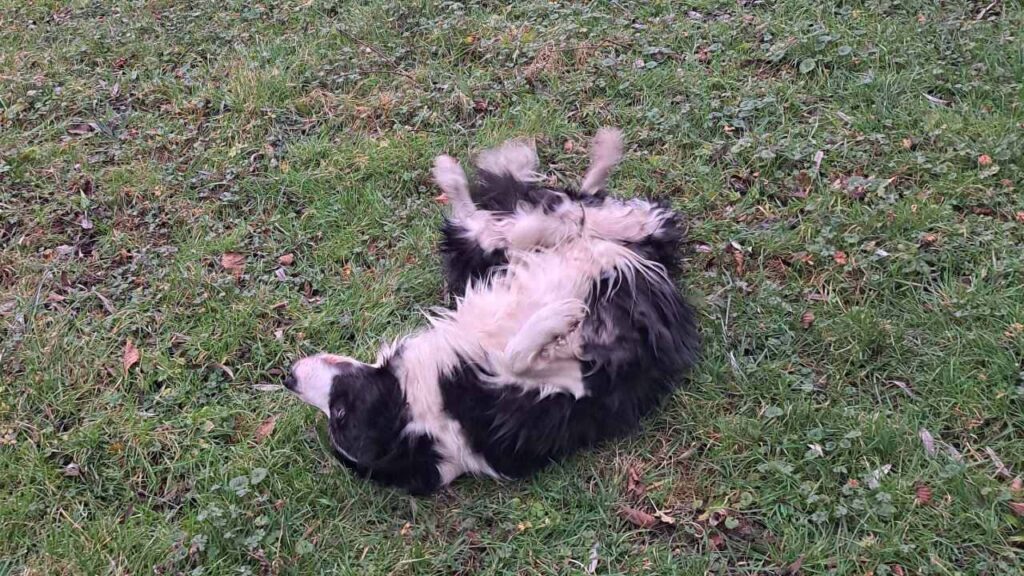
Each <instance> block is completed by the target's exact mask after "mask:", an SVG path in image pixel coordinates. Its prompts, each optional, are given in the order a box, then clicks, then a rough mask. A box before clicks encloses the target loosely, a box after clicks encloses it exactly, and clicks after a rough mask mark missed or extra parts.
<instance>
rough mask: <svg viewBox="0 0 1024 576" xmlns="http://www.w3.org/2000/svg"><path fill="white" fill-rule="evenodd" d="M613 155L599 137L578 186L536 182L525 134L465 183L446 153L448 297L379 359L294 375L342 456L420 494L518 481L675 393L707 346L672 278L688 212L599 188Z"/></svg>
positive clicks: (629, 423)
mask: <svg viewBox="0 0 1024 576" xmlns="http://www.w3.org/2000/svg"><path fill="white" fill-rule="evenodd" d="M621 150H622V142H621V135H620V134H619V133H618V132H617V131H611V130H603V131H602V132H600V133H599V135H598V137H596V138H595V141H594V143H593V146H592V150H591V158H592V166H591V169H590V170H588V172H587V175H586V177H585V179H584V183H585V186H584V187H582V188H581V190H580V191H573V190H555V189H550V188H546V187H543V186H541V185H540V184H539V180H540V179H539V177H538V176H537V158H536V154H535V153H534V152H533V150H532V149H530V148H529V147H528V146H526V145H525V144H523V143H517V142H510V143H506V144H505V145H503V146H501V147H499V148H496V149H493V150H490V151H487V152H485V153H484V154H482V155H481V157H480V158H479V159H478V162H477V167H478V174H477V178H476V182H475V183H474V185H473V186H470V185H469V182H468V179H467V178H466V176H465V174H464V173H463V172H462V169H461V168H460V167H459V165H458V163H457V162H456V161H455V160H454V159H452V158H449V157H446V156H442V157H439V158H438V159H437V161H436V162H435V167H434V177H435V180H436V181H437V182H438V184H439V186H440V187H441V188H442V190H443V191H444V192H445V193H446V194H447V195H448V197H449V198H450V199H451V202H452V211H451V216H450V217H449V218H448V219H446V222H445V225H444V229H443V233H444V239H443V241H442V254H443V256H444V266H445V277H446V281H447V283H448V284H449V287H450V290H451V292H452V293H453V294H456V295H458V299H457V305H456V307H455V308H454V309H453V310H436V311H435V312H434V313H433V314H432V315H431V316H430V317H428V321H429V324H430V325H429V327H427V328H425V329H423V330H421V331H419V332H416V333H414V334H412V335H410V336H408V337H406V338H404V339H402V340H401V341H400V342H398V343H397V344H395V345H393V346H389V347H385V348H384V349H383V350H382V352H381V354H380V356H379V357H378V359H377V362H376V363H374V364H372V365H371V364H363V363H360V362H357V361H355V360H353V359H351V358H347V357H343V356H334V355H328V354H320V355H317V356H312V357H309V358H305V359H302V360H300V361H299V362H297V363H296V364H295V365H294V366H293V367H292V372H291V376H290V378H289V379H288V381H287V382H286V385H287V386H288V388H289V389H291V390H292V391H294V392H295V393H296V394H298V395H299V396H300V397H301V398H302V399H303V400H305V401H306V402H308V403H310V404H313V405H315V406H317V407H319V408H320V409H321V410H323V411H324V412H325V413H326V414H327V415H328V416H329V419H330V437H331V443H332V446H333V447H334V449H335V452H336V455H337V456H338V458H339V459H340V460H341V461H342V462H344V463H345V464H346V465H347V466H349V467H350V468H352V469H354V470H355V471H356V472H358V473H360V474H362V475H364V476H367V477H369V478H372V479H374V480H377V481H379V482H382V483H384V484H389V485H395V486H400V487H403V488H406V489H407V490H409V491H411V492H414V493H429V492H431V491H434V490H436V489H437V488H439V487H440V486H443V485H445V484H447V483H449V482H451V481H452V480H454V479H455V478H457V477H458V476H460V475H462V474H478V475H479V474H483V475H489V476H494V477H499V478H514V477H522V476H526V475H529V474H531V473H533V472H535V471H536V470H538V469H540V468H542V467H543V466H545V465H546V464H548V463H550V462H552V461H555V460H558V459H560V458H563V457H565V456H567V455H568V454H571V453H572V452H574V451H576V450H579V449H581V448H584V447H588V446H592V445H594V444H596V443H598V442H600V441H602V440H604V439H607V438H612V437H616V436H621V435H622V434H625V433H628V432H630V431H632V430H635V429H636V428H637V427H638V425H639V422H640V420H641V419H642V418H643V417H644V416H645V415H647V414H649V413H650V412H651V411H652V410H653V409H655V408H656V407H657V406H658V405H659V404H660V402H661V401H662V400H663V399H664V398H665V397H667V396H668V395H669V394H670V393H671V391H672V390H673V389H674V388H675V386H676V385H677V384H678V382H679V381H680V379H681V376H682V374H683V373H684V372H685V371H686V370H687V369H688V368H689V367H691V366H692V365H693V364H694V362H695V361H696V360H697V356H698V348H699V337H698V334H697V330H696V326H695V319H694V314H693V311H692V309H691V308H690V307H689V306H688V305H687V303H686V302H685V300H684V299H683V298H682V296H681V295H680V293H679V292H678V290H677V289H676V287H675V283H674V281H673V275H674V274H675V272H676V270H677V267H676V265H675V254H676V251H677V247H678V243H679V241H680V238H681V234H680V231H679V225H678V218H677V217H676V215H675V214H674V213H673V212H672V211H671V210H669V209H668V207H667V206H664V205H661V204H657V203H652V202H646V201H638V200H632V201H620V200H615V199H612V198H609V197H607V196H606V194H605V193H604V188H605V185H606V179H607V177H608V175H609V174H610V172H611V170H612V169H613V168H614V165H615V163H616V162H617V161H618V159H619V157H620V156H621Z"/></svg>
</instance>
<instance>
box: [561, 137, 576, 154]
mask: <svg viewBox="0 0 1024 576" xmlns="http://www.w3.org/2000/svg"><path fill="white" fill-rule="evenodd" d="M575 147H576V144H575V143H574V142H573V141H572V140H566V141H565V144H562V150H565V152H566V154H568V153H570V152H572V150H573V148H575Z"/></svg>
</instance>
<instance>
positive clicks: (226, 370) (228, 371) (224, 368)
mask: <svg viewBox="0 0 1024 576" xmlns="http://www.w3.org/2000/svg"><path fill="white" fill-rule="evenodd" d="M213 366H214V367H215V368H218V369H220V371H221V372H223V373H225V374H227V376H228V378H230V379H232V380H234V379H235V371H234V370H232V369H231V368H228V367H227V366H225V365H223V364H214V365H213Z"/></svg>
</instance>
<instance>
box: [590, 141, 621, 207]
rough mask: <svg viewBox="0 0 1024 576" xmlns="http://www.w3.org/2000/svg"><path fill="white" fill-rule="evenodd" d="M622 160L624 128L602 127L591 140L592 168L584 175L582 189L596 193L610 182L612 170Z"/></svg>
mask: <svg viewBox="0 0 1024 576" xmlns="http://www.w3.org/2000/svg"><path fill="white" fill-rule="evenodd" d="M620 160H622V130H619V129H618V128H601V129H600V130H598V131H597V134H595V135H594V139H593V140H592V141H591V142H590V168H588V169H587V173H586V174H585V175H584V176H583V183H582V184H581V185H580V191H581V192H583V193H584V194H596V193H598V192H600V191H601V190H603V189H604V187H605V185H607V184H608V177H609V176H611V173H612V170H614V169H615V167H616V166H617V165H618V164H619V161H620Z"/></svg>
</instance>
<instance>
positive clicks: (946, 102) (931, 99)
mask: <svg viewBox="0 0 1024 576" xmlns="http://www.w3.org/2000/svg"><path fill="white" fill-rule="evenodd" d="M924 97H925V99H926V100H928V101H929V102H931V103H932V104H937V105H939V106H949V100H943V99H942V98H937V97H935V96H932V95H931V94H924Z"/></svg>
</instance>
